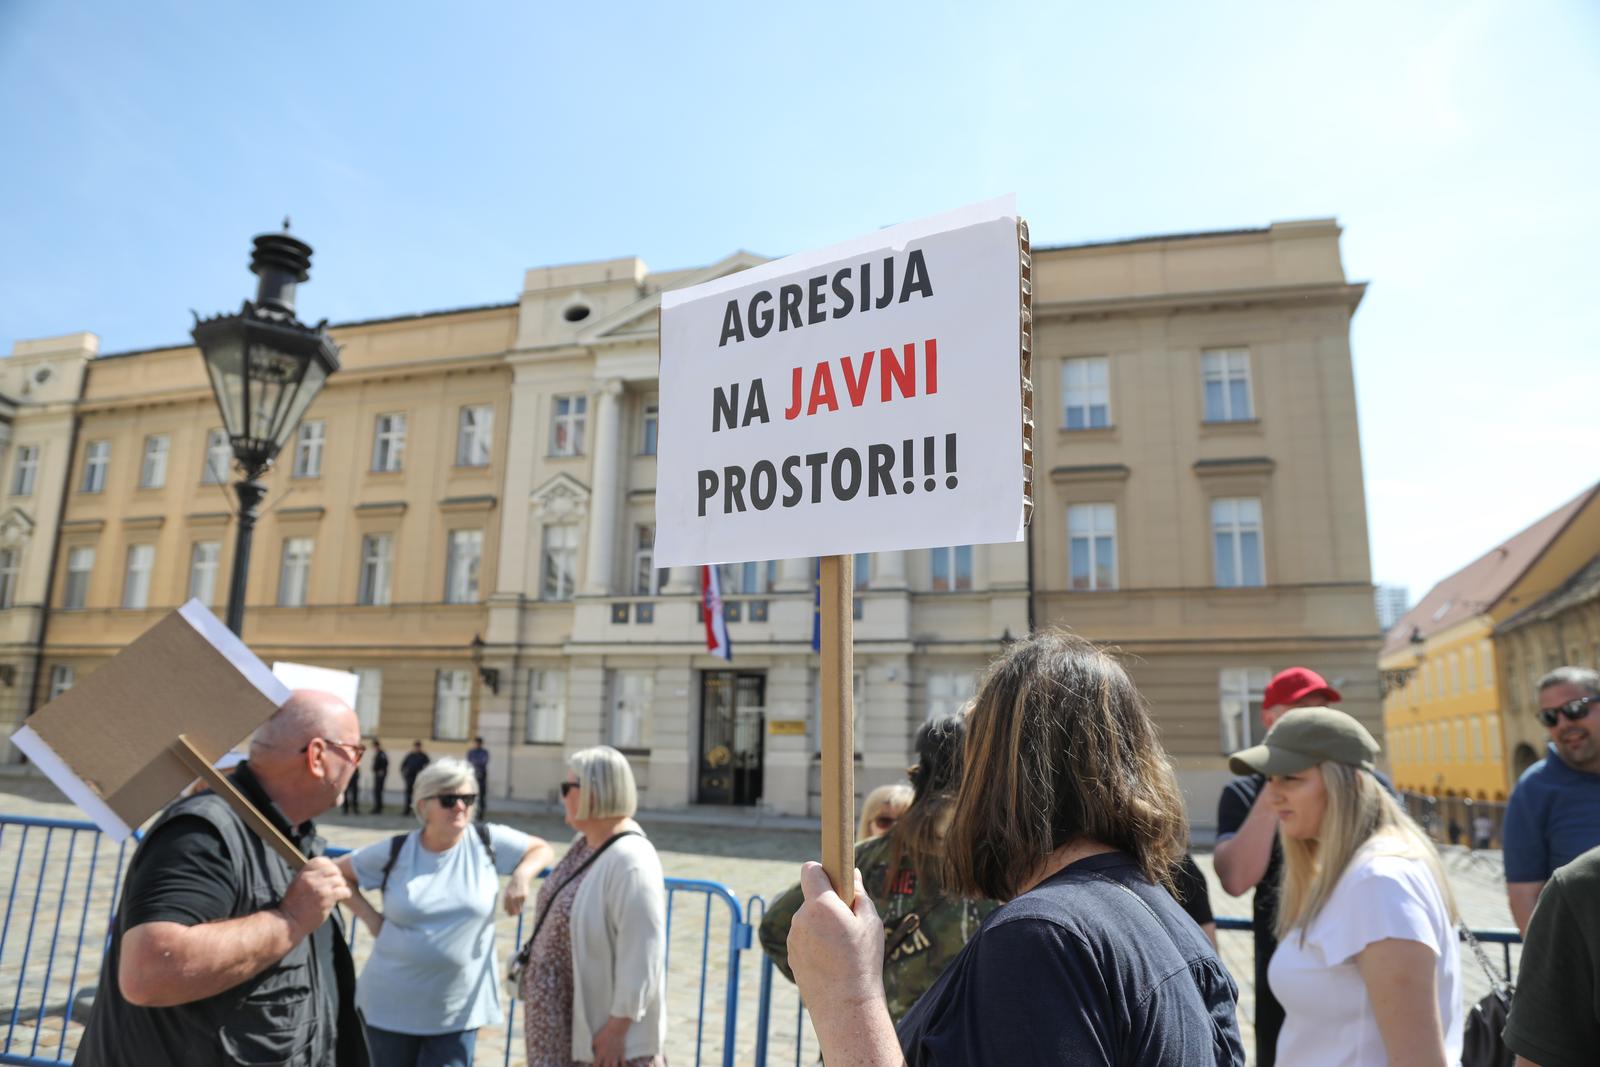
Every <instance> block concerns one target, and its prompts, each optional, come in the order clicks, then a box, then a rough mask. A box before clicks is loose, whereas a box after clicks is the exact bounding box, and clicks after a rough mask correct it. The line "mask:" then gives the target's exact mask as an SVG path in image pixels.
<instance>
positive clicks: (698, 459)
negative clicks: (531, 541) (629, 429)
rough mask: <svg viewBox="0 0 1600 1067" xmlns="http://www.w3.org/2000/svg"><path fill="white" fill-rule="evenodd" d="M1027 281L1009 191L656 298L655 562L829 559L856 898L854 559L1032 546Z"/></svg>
mask: <svg viewBox="0 0 1600 1067" xmlns="http://www.w3.org/2000/svg"><path fill="white" fill-rule="evenodd" d="M1030 291H1031V266H1030V260H1029V254H1028V244H1027V226H1026V223H1024V222H1023V221H1022V220H1021V219H1019V218H1018V217H1017V214H1016V210H1015V206H1014V204H1013V201H1012V198H1010V197H1004V198H1001V199H998V200H993V201H988V202H986V203H982V204H977V205H973V206H972V207H968V208H964V209H962V210H960V211H955V212H951V213H949V214H946V215H941V216H936V217H933V218H928V219H923V220H919V221H917V222H911V223H905V224H903V225H899V226H893V227H889V228H887V229H884V230H880V231H877V232H876V233H872V234H869V235H867V236H865V237H861V238H858V239H856V240H854V241H848V242H845V243H843V244H839V245H835V246H833V247H830V248H825V249H821V250H819V251H816V252H808V253H802V254H799V255H795V256H790V257H788V258H786V259H781V260H777V261H775V262H772V263H768V264H764V265H762V266H760V267H756V268H753V269H751V270H747V271H743V272H740V273H737V274H733V275H729V276H727V277H724V278H720V279H717V280H715V281H711V282H707V283H705V284H702V285H697V286H694V287H692V288H688V289H681V290H673V291H669V292H666V293H663V294H662V297H661V373H660V381H661V387H660V420H661V421H660V426H661V431H660V437H659V441H658V453H657V467H656V539H655V565H656V566H661V567H681V566H694V565H703V564H712V565H715V564H720V563H737V562H744V561H749V560H771V559H794V558H803V557H808V556H817V557H819V560H820V566H819V587H820V590H821V603H820V611H819V619H820V631H821V640H820V647H819V651H820V652H821V658H822V663H821V668H822V670H821V673H822V823H823V866H824V867H825V868H826V869H827V871H828V874H829V876H830V877H831V878H832V879H833V883H834V886H835V888H836V889H838V890H839V892H840V895H841V896H842V897H844V898H845V899H846V901H848V900H849V899H850V896H851V888H850V883H849V882H848V881H847V878H848V874H849V871H850V868H851V866H852V851H851V841H852V835H851V827H852V824H853V819H852V815H853V810H854V786H853V781H852V779H853V764H852V762H851V760H852V754H853V752H854V750H855V745H854V740H853V738H852V723H853V715H852V714H851V708H850V703H851V699H852V693H851V679H852V675H853V669H852V667H853V657H852V649H851V628H852V623H851V605H850V598H851V582H850V576H851V568H850V566H849V562H850V561H849V559H848V558H847V557H848V554H850V553H856V552H878V551H892V550H898V549H914V548H938V547H943V546H948V545H970V544H992V543H1002V542H1016V541H1020V540H1022V537H1023V527H1024V526H1025V524H1026V523H1027V520H1028V518H1029V515H1030V511H1031V507H1032V502H1031V499H1030V489H1031V475H1032V467H1031V457H1032V450H1031V442H1032V421H1031V418H1030V404H1031V399H1032V397H1031V390H1032V386H1031V383H1030V380H1029V378H1030V369H1031V368H1030V366H1029V358H1030V349H1031V329H1030V323H1029V314H1030V302H1029V294H1030Z"/></svg>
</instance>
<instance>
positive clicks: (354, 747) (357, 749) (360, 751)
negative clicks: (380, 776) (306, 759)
mask: <svg viewBox="0 0 1600 1067" xmlns="http://www.w3.org/2000/svg"><path fill="white" fill-rule="evenodd" d="M317 740H318V741H321V742H322V743H323V744H325V745H327V746H329V747H330V748H336V749H338V750H339V752H340V754H341V755H343V756H344V757H345V759H348V760H349V761H350V762H351V763H360V762H361V757H362V756H365V755H366V754H367V746H366V745H359V744H354V743H352V742H350V741H335V740H334V739H333V738H331V737H319V738H317ZM300 751H301V752H310V751H311V746H310V745H306V747H305V748H302V749H301V750H300ZM351 752H354V753H355V755H351Z"/></svg>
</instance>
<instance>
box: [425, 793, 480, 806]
mask: <svg viewBox="0 0 1600 1067" xmlns="http://www.w3.org/2000/svg"><path fill="white" fill-rule="evenodd" d="M433 799H435V800H437V801H438V802H439V806H440V807H441V808H453V807H455V806H456V805H457V804H461V803H465V804H466V806H467V807H469V808H470V807H472V805H474V804H476V803H477V802H478V794H476V793H435V794H434V795H433Z"/></svg>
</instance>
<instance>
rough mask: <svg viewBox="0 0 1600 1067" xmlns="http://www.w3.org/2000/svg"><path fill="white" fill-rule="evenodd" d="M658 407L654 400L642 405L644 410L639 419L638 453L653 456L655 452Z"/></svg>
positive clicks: (659, 416)
mask: <svg viewBox="0 0 1600 1067" xmlns="http://www.w3.org/2000/svg"><path fill="white" fill-rule="evenodd" d="M660 410H661V409H660V407H659V405H657V403H656V402H655V401H654V400H651V401H649V402H648V403H646V404H645V406H644V412H643V415H642V416H641V418H640V420H639V455H641V456H653V455H655V454H656V434H657V432H658V431H659V429H660V421H661V415H660Z"/></svg>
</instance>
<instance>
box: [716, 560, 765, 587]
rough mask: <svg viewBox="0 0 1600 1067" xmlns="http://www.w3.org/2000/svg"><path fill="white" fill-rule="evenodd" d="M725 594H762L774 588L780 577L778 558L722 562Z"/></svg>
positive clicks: (721, 575)
mask: <svg viewBox="0 0 1600 1067" xmlns="http://www.w3.org/2000/svg"><path fill="white" fill-rule="evenodd" d="M720 577H721V578H722V595H723V596H761V595H762V594H764V593H768V592H770V591H771V590H772V587H773V585H774V584H776V582H777V579H778V563H777V561H776V560H770V559H769V560H764V561H755V560H752V561H750V562H748V563H724V564H722V572H721V574H720Z"/></svg>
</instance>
